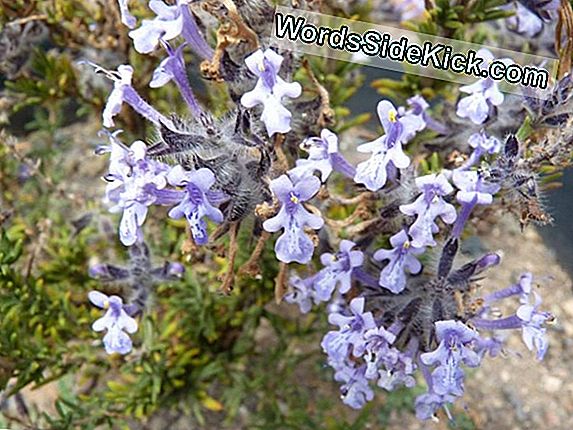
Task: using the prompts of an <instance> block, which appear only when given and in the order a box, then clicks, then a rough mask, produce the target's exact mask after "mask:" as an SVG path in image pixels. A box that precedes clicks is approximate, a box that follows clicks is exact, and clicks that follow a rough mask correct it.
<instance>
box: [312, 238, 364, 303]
mask: <svg viewBox="0 0 573 430" xmlns="http://www.w3.org/2000/svg"><path fill="white" fill-rule="evenodd" d="M355 245H356V244H355V243H354V242H351V241H350V240H343V241H341V242H340V251H339V252H337V253H336V254H330V253H328V252H326V253H324V254H322V255H321V256H320V261H321V263H322V264H323V266H324V268H323V269H321V270H320V271H319V272H318V273H317V274H316V275H315V276H314V279H313V284H312V285H313V289H314V294H315V297H316V299H317V300H318V301H323V302H326V301H328V300H330V297H331V296H332V292H333V291H334V289H335V287H336V285H337V284H338V285H339V291H340V293H342V294H345V293H347V292H348V290H350V287H351V283H350V281H351V276H352V270H353V269H354V268H355V267H360V266H362V262H363V261H364V255H363V254H362V251H352V248H354V246H355Z"/></svg>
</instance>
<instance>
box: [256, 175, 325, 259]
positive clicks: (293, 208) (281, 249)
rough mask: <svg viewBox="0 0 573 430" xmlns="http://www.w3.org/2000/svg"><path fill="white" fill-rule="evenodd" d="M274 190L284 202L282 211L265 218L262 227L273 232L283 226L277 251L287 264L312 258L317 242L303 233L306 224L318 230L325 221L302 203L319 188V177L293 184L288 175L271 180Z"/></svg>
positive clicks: (280, 200) (304, 178)
mask: <svg viewBox="0 0 573 430" xmlns="http://www.w3.org/2000/svg"><path fill="white" fill-rule="evenodd" d="M270 188H271V191H272V192H273V194H274V195H275V196H276V198H277V199H278V201H279V202H280V203H281V208H280V210H279V213H278V214H277V215H276V216H274V217H273V218H270V219H268V220H266V221H265V222H264V223H263V228H264V229H265V230H266V231H268V232H271V233H274V232H276V231H279V230H280V229H281V228H284V233H283V234H282V235H281V236H280V237H279V238H278V239H277V242H276V244H275V253H276V255H277V258H278V259H279V260H280V261H282V262H284V263H291V262H293V261H296V262H297V263H301V264H306V263H308V262H309V261H310V259H311V258H312V254H313V252H314V245H313V243H312V240H310V238H309V237H308V236H307V235H306V233H305V232H304V228H305V227H307V226H308V227H310V228H311V229H313V230H318V229H320V228H321V227H322V225H323V224H324V221H323V220H322V218H321V217H319V216H317V215H313V214H311V213H310V212H308V211H307V210H306V209H305V207H304V206H303V202H305V201H307V200H309V199H310V198H312V197H313V196H314V195H315V194H316V193H317V191H318V189H319V188H320V180H319V179H318V178H317V177H315V176H306V177H303V178H301V179H300V180H298V181H297V182H296V183H295V184H293V183H292V182H291V180H290V178H289V177H288V176H287V175H282V176H280V177H278V178H277V179H274V180H273V181H271V185H270Z"/></svg>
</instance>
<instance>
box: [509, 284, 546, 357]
mask: <svg viewBox="0 0 573 430" xmlns="http://www.w3.org/2000/svg"><path fill="white" fill-rule="evenodd" d="M533 294H534V297H535V302H534V304H532V305H530V304H527V305H521V306H520V307H519V308H518V309H517V312H516V313H515V315H516V316H517V318H519V319H520V320H521V324H522V332H521V333H522V335H521V337H522V339H523V342H524V343H525V346H527V349H529V350H530V351H533V350H534V349H535V350H537V359H538V360H543V357H544V356H545V353H546V352H547V345H548V343H547V338H546V337H545V334H546V332H547V329H546V328H545V327H543V324H545V322H546V321H553V315H552V314H551V313H550V312H539V311H538V310H537V309H538V308H539V305H540V304H541V302H542V301H541V297H540V296H539V295H538V294H537V293H535V292H534V293H533Z"/></svg>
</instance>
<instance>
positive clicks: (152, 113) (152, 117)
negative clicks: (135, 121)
mask: <svg viewBox="0 0 573 430" xmlns="http://www.w3.org/2000/svg"><path fill="white" fill-rule="evenodd" d="M80 64H89V65H90V66H92V67H94V68H95V72H96V73H101V74H104V75H105V76H106V77H107V78H108V79H110V80H111V81H113V90H112V92H111V94H110V95H109V97H108V99H107V103H106V105H105V108H104V110H103V114H102V117H103V125H104V127H108V128H109V127H114V126H115V123H114V121H113V117H114V116H116V115H117V114H118V113H119V112H120V111H121V107H122V106H123V103H124V102H125V103H127V104H128V105H130V106H131V107H132V108H133V110H135V111H136V112H137V113H138V114H140V115H141V116H142V117H144V118H145V119H147V120H148V121H151V122H152V123H154V124H155V125H160V124H165V125H166V126H169V127H172V126H173V123H172V122H171V120H170V119H168V118H166V117H164V116H163V115H161V114H160V113H159V112H157V110H155V109H154V108H153V107H152V106H150V105H149V104H148V103H147V102H146V101H145V100H143V99H142V98H141V96H140V95H139V94H138V93H137V91H135V89H134V88H133V87H132V85H131V78H132V76H133V67H131V66H129V65H125V64H123V65H121V66H119V67H118V68H117V71H111V70H107V69H104V68H103V67H100V66H98V65H97V64H93V63H90V62H81V63H80Z"/></svg>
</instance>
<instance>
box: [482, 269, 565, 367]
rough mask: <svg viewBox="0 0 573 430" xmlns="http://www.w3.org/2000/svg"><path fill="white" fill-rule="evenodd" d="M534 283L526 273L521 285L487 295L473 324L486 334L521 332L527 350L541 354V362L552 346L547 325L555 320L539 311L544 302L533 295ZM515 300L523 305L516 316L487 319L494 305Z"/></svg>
mask: <svg viewBox="0 0 573 430" xmlns="http://www.w3.org/2000/svg"><path fill="white" fill-rule="evenodd" d="M531 283H532V276H531V274H530V273H524V274H523V275H521V277H520V278H519V282H518V283H517V284H513V285H511V286H509V287H507V288H504V289H502V290H499V291H496V292H494V293H491V294H489V295H487V296H486V297H485V298H484V302H485V306H484V309H483V310H482V312H481V313H480V314H479V315H478V316H477V317H475V318H472V320H471V322H472V324H473V325H474V326H475V327H477V328H478V329H485V330H507V329H521V330H522V338H523V342H524V343H525V345H526V346H527V348H528V349H529V350H530V351H533V350H534V349H535V350H537V359H539V360H542V359H543V357H544V355H545V353H546V352H547V345H548V344H547V339H546V337H545V335H546V331H547V329H546V328H545V327H543V325H544V324H545V323H546V322H551V321H553V319H554V316H553V315H552V314H551V313H550V312H543V311H539V310H538V309H539V306H540V305H541V303H542V300H541V297H540V296H539V295H538V294H537V293H536V292H535V291H532V289H531ZM512 296H519V301H520V303H521V306H519V308H518V309H517V312H516V313H515V315H512V316H509V317H506V318H498V319H487V318H485V314H486V313H487V311H488V309H489V307H490V305H491V304H492V303H494V302H496V301H498V300H502V299H505V298H508V297H512ZM532 296H533V300H532Z"/></svg>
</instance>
